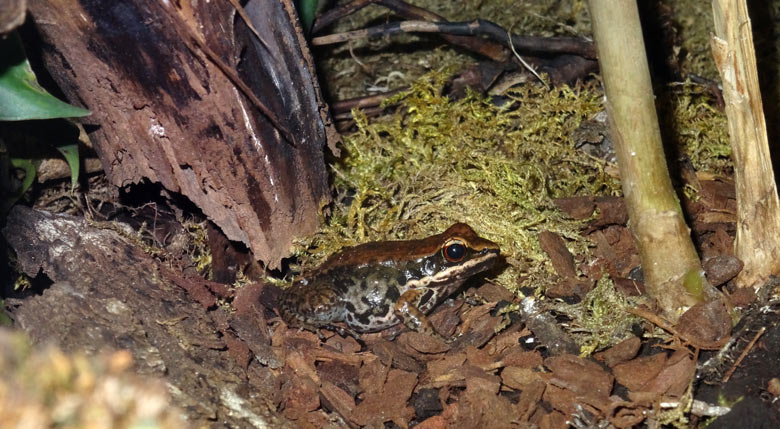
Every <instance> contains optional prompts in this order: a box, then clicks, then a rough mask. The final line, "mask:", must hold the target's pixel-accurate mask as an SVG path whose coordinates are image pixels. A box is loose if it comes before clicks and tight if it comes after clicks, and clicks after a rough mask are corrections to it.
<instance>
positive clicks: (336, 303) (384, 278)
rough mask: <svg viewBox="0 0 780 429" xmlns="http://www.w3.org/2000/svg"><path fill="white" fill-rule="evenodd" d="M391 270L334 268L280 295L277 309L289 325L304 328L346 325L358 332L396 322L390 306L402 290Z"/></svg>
mask: <svg viewBox="0 0 780 429" xmlns="http://www.w3.org/2000/svg"><path fill="white" fill-rule="evenodd" d="M397 274H398V273H397V270H396V269H394V268H392V267H376V266H373V267H362V268H356V269H347V268H340V267H337V268H334V269H332V270H329V271H328V272H326V273H320V274H319V275H316V276H314V277H312V278H311V279H309V280H308V281H306V282H298V283H296V284H294V285H293V286H291V287H290V288H289V289H287V290H285V291H284V293H283V294H282V299H281V305H280V309H281V311H282V316H283V317H284V318H285V319H286V320H287V321H288V323H290V324H292V325H296V326H301V327H305V328H317V327H323V326H328V325H330V324H331V323H336V322H345V323H346V324H347V326H349V327H350V328H352V329H354V330H356V331H358V332H371V331H378V330H381V329H385V328H388V327H390V326H393V325H395V324H397V323H398V318H397V317H396V316H395V314H394V312H393V306H394V305H395V303H396V302H397V301H398V298H399V297H400V295H401V293H402V291H401V290H400V289H399V281H405V279H404V278H399V277H398V275H397Z"/></svg>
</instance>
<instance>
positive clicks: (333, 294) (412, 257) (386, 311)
mask: <svg viewBox="0 0 780 429" xmlns="http://www.w3.org/2000/svg"><path fill="white" fill-rule="evenodd" d="M498 255H499V248H498V245H496V244H495V243H493V242H491V241H489V240H486V239H484V238H481V237H479V236H478V235H477V234H476V233H475V232H474V231H473V230H472V229H471V227H469V226H468V225H466V224H463V223H457V224H455V225H453V226H451V227H450V228H448V229H447V230H446V231H444V232H443V233H441V234H437V235H434V236H432V237H428V238H425V239H422V240H409V241H386V242H376V243H367V244H363V245H360V246H356V247H352V248H348V249H345V250H343V251H342V252H340V253H337V254H335V255H333V256H331V257H330V258H329V259H328V260H327V261H326V262H325V263H324V264H323V265H322V266H320V267H319V268H318V269H317V270H315V271H314V272H313V273H312V274H311V275H309V276H307V277H305V278H303V279H302V280H300V281H298V282H296V283H295V284H293V286H291V287H290V288H288V289H287V290H285V291H284V293H283V294H282V296H281V300H280V313H281V315H282V317H283V318H284V319H285V321H286V322H287V323H288V324H289V325H292V326H297V327H301V328H305V329H310V330H313V331H316V330H317V329H318V328H330V329H335V330H336V331H338V332H339V333H341V334H344V333H349V334H352V335H355V332H358V333H363V332H376V331H380V330H383V329H386V328H389V327H392V326H394V325H397V324H398V323H404V325H406V326H407V327H409V328H410V329H413V330H415V331H419V332H423V333H426V334H429V335H432V336H436V337H440V336H439V335H438V333H436V331H435V329H434V328H433V326H432V324H431V322H430V321H429V320H428V318H427V317H426V316H425V315H426V314H427V313H429V312H430V311H431V310H432V309H433V308H434V307H435V306H436V305H437V304H439V303H440V302H441V301H443V300H445V299H446V298H447V297H449V296H450V295H451V294H452V293H453V292H455V291H456V290H457V289H458V288H459V287H460V286H461V285H462V284H463V282H464V281H465V280H466V279H468V278H469V277H471V276H473V275H474V274H477V273H479V272H481V271H484V270H486V269H488V268H489V267H491V266H492V265H493V263H494V262H495V260H496V259H497V257H498ZM337 324H338V325H337ZM340 324H344V325H346V329H345V328H344V327H343V326H341V325H340Z"/></svg>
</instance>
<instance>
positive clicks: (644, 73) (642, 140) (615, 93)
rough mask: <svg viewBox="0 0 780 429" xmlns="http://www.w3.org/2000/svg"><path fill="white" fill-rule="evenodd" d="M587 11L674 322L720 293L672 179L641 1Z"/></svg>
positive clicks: (627, 174)
mask: <svg viewBox="0 0 780 429" xmlns="http://www.w3.org/2000/svg"><path fill="white" fill-rule="evenodd" d="M590 12H591V18H592V20H593V34H594V37H595V40H596V46H597V51H598V54H599V65H600V67H601V74H602V78H603V81H604V88H605V91H606V95H607V103H606V104H607V111H608V113H609V117H610V129H611V132H612V138H613V140H614V142H615V148H616V151H617V157H618V166H619V169H620V178H621V184H622V187H623V194H624V196H625V199H626V204H627V206H628V212H629V219H630V225H631V230H632V232H633V234H634V237H635V238H636V241H637V246H638V248H639V253H640V257H641V261H642V269H643V272H644V279H645V287H646V291H647V294H648V295H649V296H650V297H651V298H654V299H655V300H656V301H657V303H658V305H659V308H660V310H661V312H662V314H663V316H664V317H665V318H666V319H667V320H669V321H670V322H672V323H675V322H676V321H677V319H678V318H679V316H680V315H681V314H682V313H683V312H685V310H687V309H688V308H689V307H691V306H693V305H695V304H697V303H699V302H702V301H703V300H705V299H709V298H715V297H717V296H718V292H717V290H715V289H714V288H712V287H711V286H710V285H709V284H708V283H707V281H706V279H705V278H704V275H703V272H702V269H701V262H700V261H699V257H698V255H697V254H696V249H695V248H694V246H693V242H692V241H691V237H690V230H689V228H688V226H687V225H686V224H685V221H684V219H683V215H682V210H681V208H680V202H679V200H678V199H677V195H676V194H675V191H674V188H673V187H672V182H671V179H670V178H669V172H668V170H667V167H666V159H665V157H664V153H663V147H662V144H661V132H660V129H659V126H658V117H657V114H656V111H655V99H654V96H653V90H652V85H651V81H650V71H649V68H648V64H647V58H646V56H645V45H644V41H643V39H642V29H641V27H640V23H639V12H638V10H637V4H636V2H635V1H614V0H590Z"/></svg>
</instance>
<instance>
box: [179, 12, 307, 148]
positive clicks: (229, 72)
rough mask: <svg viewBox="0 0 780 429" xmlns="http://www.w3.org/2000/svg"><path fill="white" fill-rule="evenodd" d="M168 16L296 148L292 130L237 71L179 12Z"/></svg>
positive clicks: (190, 47) (189, 43) (185, 40)
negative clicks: (209, 45)
mask: <svg viewBox="0 0 780 429" xmlns="http://www.w3.org/2000/svg"><path fill="white" fill-rule="evenodd" d="M168 15H169V16H170V17H171V21H172V22H173V24H174V25H175V26H176V27H177V28H178V29H179V31H181V32H183V33H185V34H187V35H189V36H190V38H191V39H192V40H193V41H195V44H196V45H197V47H198V48H200V51H201V52H203V53H204V54H205V55H206V57H207V58H208V59H209V60H210V61H211V62H212V63H213V64H214V65H215V66H217V68H218V69H219V70H220V71H221V72H222V73H223V74H224V75H225V77H227V78H228V80H230V82H231V83H233V85H235V86H236V87H237V88H238V89H239V90H240V91H241V93H242V94H244V96H246V98H248V99H249V101H251V102H252V104H253V105H254V106H255V107H257V108H258V109H259V110H260V112H262V113H263V115H265V117H266V118H268V121H269V122H271V125H272V126H273V127H274V128H276V129H277V130H278V131H279V132H280V133H281V135H282V137H283V138H284V140H285V141H287V143H289V144H290V146H293V147H295V140H294V139H293V135H292V133H290V130H288V129H287V127H285V126H283V125H282V123H281V122H280V121H279V119H278V118H277V116H276V114H275V113H274V112H273V111H271V109H269V108H268V107H266V106H265V104H263V102H262V101H260V99H259V98H258V97H257V95H255V93H254V92H252V90H251V89H250V88H249V86H247V84H246V83H244V81H243V80H242V79H241V77H239V76H238V73H236V71H235V70H233V68H232V67H230V66H229V65H228V64H227V63H225V62H224V61H222V59H221V58H220V57H219V55H217V53H216V52H214V51H213V50H211V48H209V47H208V45H206V42H205V41H204V40H203V39H202V38H201V36H200V34H198V33H196V32H195V30H193V29H192V28H191V27H190V26H189V25H187V23H186V22H184V20H183V19H182V17H181V16H179V14H178V12H176V11H175V10H170V11H169V14H168ZM182 40H183V41H184V43H185V44H186V45H187V48H189V49H190V51H192V52H193V53H195V54H197V53H198V49H196V48H195V46H192V43H191V42H190V40H189V39H188V38H186V37H185V38H182Z"/></svg>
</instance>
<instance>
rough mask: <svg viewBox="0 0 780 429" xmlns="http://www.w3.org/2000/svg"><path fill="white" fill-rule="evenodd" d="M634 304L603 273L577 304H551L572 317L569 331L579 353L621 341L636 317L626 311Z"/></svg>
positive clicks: (584, 354) (600, 348) (635, 320)
mask: <svg viewBox="0 0 780 429" xmlns="http://www.w3.org/2000/svg"><path fill="white" fill-rule="evenodd" d="M631 306H633V304H632V303H631V302H630V301H629V299H628V298H626V296H625V295H623V294H622V293H620V292H618V291H617V290H615V286H614V283H613V282H612V280H611V279H610V278H609V277H607V276H606V275H605V276H604V277H602V278H601V280H599V281H598V282H597V283H596V287H594V288H593V290H591V291H590V292H588V294H587V295H586V296H585V299H584V300H582V302H580V303H579V304H575V305H565V304H562V303H560V304H555V305H553V307H554V308H555V309H556V310H558V311H559V312H561V313H564V314H566V315H567V316H568V317H570V318H572V321H571V323H570V325H571V326H570V328H569V332H571V333H572V335H573V336H574V339H575V341H577V344H579V345H580V353H581V355H582V356H588V355H590V354H592V353H593V352H596V351H599V350H602V349H605V348H607V347H609V346H611V345H613V344H616V343H618V342H620V341H622V340H624V339H625V338H626V336H627V334H628V333H630V331H631V327H632V326H633V324H634V323H637V322H638V320H639V319H638V318H637V317H636V316H633V315H631V314H629V313H628V312H627V311H626V310H627V309H628V308H629V307H631Z"/></svg>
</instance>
